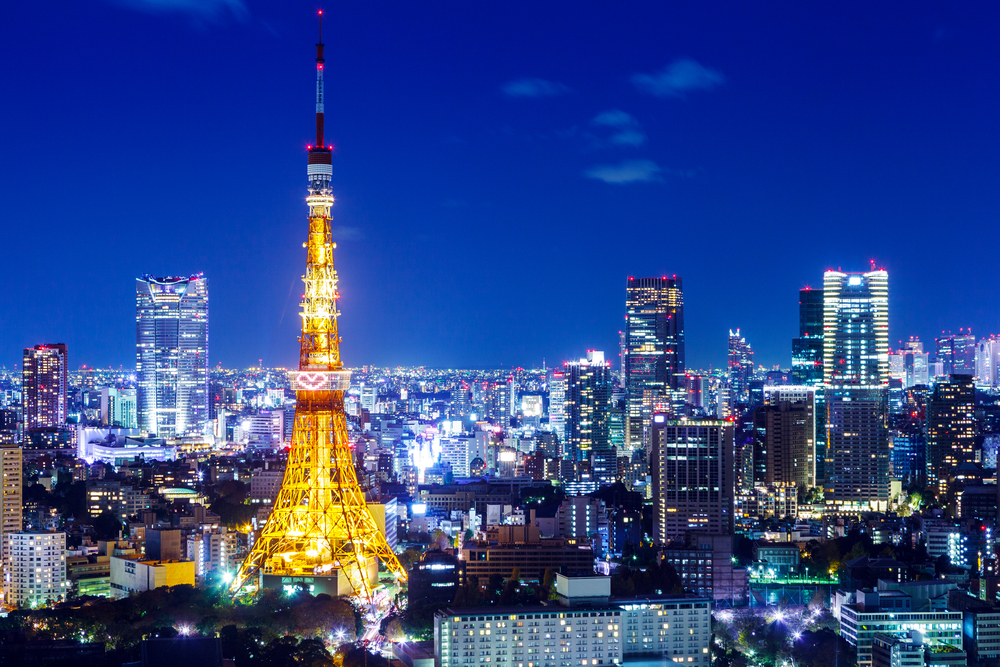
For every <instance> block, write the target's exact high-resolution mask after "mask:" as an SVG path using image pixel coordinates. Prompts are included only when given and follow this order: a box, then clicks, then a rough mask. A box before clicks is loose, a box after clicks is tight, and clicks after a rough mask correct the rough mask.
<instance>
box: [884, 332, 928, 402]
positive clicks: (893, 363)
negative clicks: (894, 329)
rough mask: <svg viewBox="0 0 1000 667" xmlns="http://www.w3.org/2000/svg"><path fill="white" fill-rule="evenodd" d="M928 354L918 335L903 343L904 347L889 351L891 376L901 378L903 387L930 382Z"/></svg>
mask: <svg viewBox="0 0 1000 667" xmlns="http://www.w3.org/2000/svg"><path fill="white" fill-rule="evenodd" d="M929 356H930V355H928V354H927V353H926V352H924V344H923V343H921V342H920V339H919V338H918V337H917V336H910V340H908V341H906V342H905V343H903V347H902V348H900V349H898V350H896V351H895V352H890V353H889V377H890V378H891V379H893V380H899V381H900V382H901V383H902V385H903V389H909V388H910V387H914V386H916V385H921V384H922V385H926V384H928V382H929V380H930V378H929V376H928V366H929V363H928V357H929Z"/></svg>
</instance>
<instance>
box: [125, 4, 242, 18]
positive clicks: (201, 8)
mask: <svg viewBox="0 0 1000 667" xmlns="http://www.w3.org/2000/svg"><path fill="white" fill-rule="evenodd" d="M111 2H113V3H115V4H117V5H120V6H122V7H127V8H129V9H135V10H138V11H142V12H150V13H157V14H161V13H162V14H167V13H177V14H188V15H190V16H193V17H196V18H199V19H206V20H211V19H216V18H220V17H221V16H222V15H223V14H232V15H233V16H235V17H236V18H239V19H242V18H246V16H247V15H248V13H249V12H248V11H247V7H246V4H244V2H243V0H111Z"/></svg>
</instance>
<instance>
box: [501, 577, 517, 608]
mask: <svg viewBox="0 0 1000 667" xmlns="http://www.w3.org/2000/svg"><path fill="white" fill-rule="evenodd" d="M520 583H521V569H520V568H518V567H515V568H514V571H513V572H511V574H510V579H508V580H507V583H505V584H504V587H503V592H502V593H501V594H500V605H501V606H504V607H509V606H511V605H513V604H514V603H515V602H517V587H518V586H519V585H520Z"/></svg>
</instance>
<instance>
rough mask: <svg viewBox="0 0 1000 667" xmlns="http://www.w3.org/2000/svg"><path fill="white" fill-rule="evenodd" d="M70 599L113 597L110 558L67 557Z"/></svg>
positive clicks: (95, 556)
mask: <svg viewBox="0 0 1000 667" xmlns="http://www.w3.org/2000/svg"><path fill="white" fill-rule="evenodd" d="M66 577H67V579H68V580H69V596H70V597H80V598H82V597H88V596H95V597H102V598H108V597H111V558H110V556H97V555H94V556H67V557H66Z"/></svg>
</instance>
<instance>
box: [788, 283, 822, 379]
mask: <svg viewBox="0 0 1000 667" xmlns="http://www.w3.org/2000/svg"><path fill="white" fill-rule="evenodd" d="M792 384H797V385H811V386H817V385H821V384H823V290H821V289H810V288H808V287H807V288H805V289H801V290H799V337H798V338H793V339H792Z"/></svg>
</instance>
